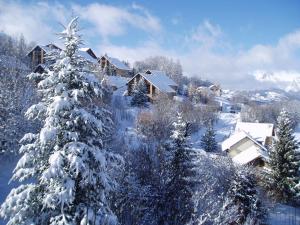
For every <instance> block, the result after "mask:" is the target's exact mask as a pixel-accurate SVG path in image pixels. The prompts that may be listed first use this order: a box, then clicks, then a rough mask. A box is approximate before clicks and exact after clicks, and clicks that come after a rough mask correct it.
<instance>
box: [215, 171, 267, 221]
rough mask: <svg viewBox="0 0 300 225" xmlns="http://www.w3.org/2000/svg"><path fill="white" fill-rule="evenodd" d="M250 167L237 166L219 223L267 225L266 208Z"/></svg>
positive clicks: (218, 219)
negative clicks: (260, 198) (259, 195)
mask: <svg viewBox="0 0 300 225" xmlns="http://www.w3.org/2000/svg"><path fill="white" fill-rule="evenodd" d="M255 183H256V182H255V179H254V176H253V175H252V174H251V172H250V170H249V168H246V167H241V168H236V171H235V174H234V177H233V180H232V182H231V186H230V187H229V190H228V193H227V196H226V197H225V200H224V205H223V207H222V210H221V211H220V213H219V217H218V218H217V219H216V223H215V224H217V225H228V224H232V225H265V224H266V210H265V209H264V207H263V206H262V203H261V201H260V200H259V197H258V192H257V190H256V187H255Z"/></svg>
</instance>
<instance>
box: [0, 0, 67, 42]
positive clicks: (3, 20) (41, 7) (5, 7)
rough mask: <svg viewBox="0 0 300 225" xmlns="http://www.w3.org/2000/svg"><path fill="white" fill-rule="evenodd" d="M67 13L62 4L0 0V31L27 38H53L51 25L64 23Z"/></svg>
mask: <svg viewBox="0 0 300 225" xmlns="http://www.w3.org/2000/svg"><path fill="white" fill-rule="evenodd" d="M66 15H67V13H66V10H65V8H64V6H63V5H61V4H59V3H55V4H51V6H50V5H49V4H48V3H46V2H38V3H35V4H26V3H24V4H23V3H19V2H14V1H11V2H5V1H1V0H0V31H3V32H5V33H7V34H10V35H13V36H19V35H20V34H23V35H24V36H25V38H26V39H27V40H30V41H39V42H43V43H46V42H49V41H53V40H54V36H55V32H56V31H55V29H54V28H53V25H56V26H57V24H58V23H64V22H65V21H66V20H65V17H66Z"/></svg>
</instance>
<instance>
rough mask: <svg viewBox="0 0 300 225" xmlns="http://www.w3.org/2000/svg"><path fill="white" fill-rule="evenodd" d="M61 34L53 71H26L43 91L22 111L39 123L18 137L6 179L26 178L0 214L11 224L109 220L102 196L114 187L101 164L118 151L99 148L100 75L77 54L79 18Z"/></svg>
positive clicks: (104, 124) (104, 117)
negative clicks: (36, 128)
mask: <svg viewBox="0 0 300 225" xmlns="http://www.w3.org/2000/svg"><path fill="white" fill-rule="evenodd" d="M60 38H61V39H63V40H64V45H65V49H64V50H63V51H62V52H61V53H60V54H59V55H56V56H55V57H56V58H55V60H56V62H55V64H54V65H53V70H51V71H49V70H46V71H45V72H44V73H43V74H41V75H39V74H34V73H33V74H30V75H29V78H30V79H35V78H37V79H36V80H37V82H38V84H37V86H38V91H39V93H41V95H42V96H41V101H40V102H39V103H37V104H35V105H33V106H31V107H30V108H29V109H28V111H27V112H26V115H27V117H28V118H29V119H39V120H40V121H41V122H42V125H43V127H42V129H41V130H40V131H39V133H36V134H32V133H28V134H26V135H25V136H24V137H23V139H22V140H21V141H22V143H23V145H22V147H21V148H20V153H22V154H23V156H22V157H21V159H20V160H19V162H18V164H17V166H16V168H15V170H14V175H13V177H12V180H19V181H21V182H22V181H24V180H26V183H25V184H22V185H20V186H19V187H17V188H15V189H13V190H12V191H11V192H10V194H9V195H8V197H7V198H6V200H5V202H4V203H3V205H2V206H1V210H0V215H1V216H2V217H4V218H5V219H7V220H8V224H11V225H14V224H16V225H17V224H18V225H19V224H39V225H46V224H47V225H49V224H50V225H71V224H72V225H73V224H81V225H83V224H90V225H91V224H93V225H102V224H105V225H108V224H116V223H117V220H116V217H115V216H114V214H113V212H112V211H111V210H110V206H109V203H108V200H107V194H108V192H109V191H110V190H112V188H113V187H114V185H115V182H114V180H113V179H112V178H111V177H110V176H109V173H108V167H109V168H111V167H112V166H117V165H115V163H116V160H118V159H119V157H118V156H117V155H114V154H112V153H109V152H108V151H106V149H105V145H104V139H105V137H106V135H107V132H108V131H109V129H110V124H111V120H110V118H109V115H110V113H109V112H108V111H106V110H105V109H104V108H103V107H102V106H101V105H100V102H101V95H102V87H101V85H100V84H99V81H98V80H97V79H96V77H95V76H94V75H93V74H91V73H90V72H89V71H86V68H88V66H87V62H86V61H85V60H84V59H83V58H82V57H80V56H79V55H78V54H77V51H78V48H79V46H80V45H81V43H82V40H81V37H80V35H79V34H78V18H74V19H73V20H72V21H71V22H70V23H69V24H68V26H67V27H66V29H65V30H64V31H63V32H61V33H60ZM97 103H99V104H97Z"/></svg>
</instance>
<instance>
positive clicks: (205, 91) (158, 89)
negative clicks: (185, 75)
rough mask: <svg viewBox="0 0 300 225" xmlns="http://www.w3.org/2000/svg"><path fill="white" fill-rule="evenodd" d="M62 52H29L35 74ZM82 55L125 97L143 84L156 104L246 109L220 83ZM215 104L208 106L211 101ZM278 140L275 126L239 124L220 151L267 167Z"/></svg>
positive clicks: (45, 48) (84, 51)
mask: <svg viewBox="0 0 300 225" xmlns="http://www.w3.org/2000/svg"><path fill="white" fill-rule="evenodd" d="M53 51H54V52H60V51H61V49H60V48H59V47H57V46H56V45H54V44H48V45H37V46H35V47H34V48H33V49H32V50H30V51H29V52H28V53H27V57H28V58H29V59H30V60H29V63H30V68H31V69H32V71H33V72H37V73H43V72H44V71H45V69H46V68H49V67H50V68H51V64H52V62H51V60H48V59H47V55H49V54H51V52H53ZM78 53H79V55H80V56H81V57H83V58H84V59H85V60H87V61H88V62H89V63H90V66H91V68H93V69H94V70H95V71H97V73H98V74H99V76H100V74H101V76H104V77H99V79H104V80H105V83H106V85H108V86H109V87H110V88H111V90H112V91H113V92H117V93H119V94H122V95H124V96H132V95H133V94H134V92H135V89H136V87H137V84H138V83H139V82H140V81H141V82H143V83H144V86H145V93H144V94H145V96H146V98H147V99H146V101H147V102H152V103H153V102H154V101H155V100H157V98H160V97H162V95H166V96H168V98H170V99H173V100H175V101H184V99H191V101H192V102H194V103H195V105H198V106H197V107H203V108H205V107H211V106H212V105H213V106H214V107H215V110H216V112H220V113H232V114H239V113H240V112H241V110H242V108H243V106H244V104H243V102H238V101H232V100H231V99H230V98H228V95H226V93H223V92H222V88H221V86H220V85H219V84H210V85H208V86H196V85H195V86H194V85H192V86H190V87H186V86H183V87H181V90H179V84H177V83H176V82H175V81H174V80H173V79H172V78H171V77H170V76H168V75H167V74H166V72H165V71H159V70H146V71H142V72H136V73H135V71H134V69H133V68H130V67H129V66H128V63H126V62H125V61H122V60H120V59H118V58H113V57H109V56H108V55H107V54H105V55H103V56H97V55H96V54H95V53H94V51H93V50H92V49H91V48H80V49H79V50H78ZM208 100H209V101H213V104H212V103H210V105H207V104H205V103H207V101H208ZM274 138H275V125H274V124H272V123H260V122H258V121H256V122H252V123H250V122H241V121H238V120H237V121H236V124H235V128H234V130H233V131H232V133H230V134H229V135H227V136H224V137H223V139H224V140H223V142H222V143H220V145H221V146H220V148H221V149H222V151H223V152H225V153H226V154H228V155H229V156H230V157H232V159H233V161H234V162H235V163H238V164H241V165H252V166H255V167H265V166H267V162H268V160H267V159H268V156H267V155H268V154H267V151H268V150H267V148H268V146H271V145H272V143H273V139H274Z"/></svg>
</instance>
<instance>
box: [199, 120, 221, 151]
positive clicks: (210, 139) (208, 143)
mask: <svg viewBox="0 0 300 225" xmlns="http://www.w3.org/2000/svg"><path fill="white" fill-rule="evenodd" d="M215 136H216V134H215V130H214V128H213V126H212V123H209V125H208V126H207V128H206V131H205V133H204V135H203V136H202V138H201V147H202V148H203V149H204V150H205V151H206V152H215V151H217V150H218V144H217V142H216V139H215Z"/></svg>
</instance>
